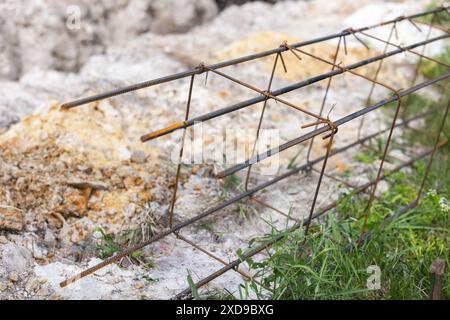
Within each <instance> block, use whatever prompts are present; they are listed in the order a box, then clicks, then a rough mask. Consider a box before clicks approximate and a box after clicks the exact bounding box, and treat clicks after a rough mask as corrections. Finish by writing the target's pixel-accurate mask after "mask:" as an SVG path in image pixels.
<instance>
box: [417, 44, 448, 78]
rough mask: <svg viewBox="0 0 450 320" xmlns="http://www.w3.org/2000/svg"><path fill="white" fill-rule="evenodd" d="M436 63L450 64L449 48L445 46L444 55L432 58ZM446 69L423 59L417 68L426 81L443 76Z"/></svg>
mask: <svg viewBox="0 0 450 320" xmlns="http://www.w3.org/2000/svg"><path fill="white" fill-rule="evenodd" d="M434 58H435V59H436V60H437V61H440V62H442V63H445V64H447V65H448V64H450V46H447V47H446V48H445V50H444V53H442V54H440V55H438V56H437V57H434ZM447 71H448V68H447V67H446V66H445V65H442V64H438V63H436V62H434V61H431V60H426V59H423V60H422V63H421V64H420V67H419V73H420V74H421V75H423V76H424V77H426V78H428V79H433V78H436V77H439V76H441V75H443V74H445V73H446V72H447Z"/></svg>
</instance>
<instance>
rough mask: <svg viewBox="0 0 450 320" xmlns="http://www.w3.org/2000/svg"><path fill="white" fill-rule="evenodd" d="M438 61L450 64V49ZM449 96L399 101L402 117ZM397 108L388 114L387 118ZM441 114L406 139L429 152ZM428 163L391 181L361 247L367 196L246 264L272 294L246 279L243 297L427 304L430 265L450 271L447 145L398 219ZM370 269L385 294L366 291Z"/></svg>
mask: <svg viewBox="0 0 450 320" xmlns="http://www.w3.org/2000/svg"><path fill="white" fill-rule="evenodd" d="M439 58H440V59H442V60H443V61H444V60H445V61H450V50H448V49H447V50H446V52H445V54H444V55H442V56H441V57H439ZM420 72H421V74H422V75H423V76H425V77H435V76H437V75H440V74H442V73H444V72H446V70H442V69H441V67H440V66H439V65H436V64H433V65H427V64H426V63H424V64H423V65H422V67H421V69H420ZM447 92H448V90H447ZM448 98H449V94H448V93H446V92H444V97H443V99H442V100H441V101H432V100H430V99H429V98H427V97H425V96H422V95H420V94H412V95H409V96H407V97H405V98H403V99H402V110H404V112H403V114H402V116H403V117H406V118H409V117H412V116H414V115H416V114H418V113H423V112H425V111H427V110H432V109H434V108H436V107H437V106H440V107H445V105H446V102H447V100H448ZM395 105H396V104H394V103H393V104H391V106H388V107H387V108H385V109H386V113H387V115H389V116H390V117H388V118H390V119H391V118H392V111H393V109H394V108H395ZM442 109H443V108H441V109H440V110H439V111H434V112H433V114H432V115H431V116H429V117H427V119H426V121H425V123H424V128H427V130H426V131H425V133H424V134H420V135H418V134H417V133H415V132H414V131H405V133H404V139H405V141H407V142H410V143H414V144H422V145H423V146H427V147H428V148H430V147H432V145H433V144H434V141H435V139H436V133H437V129H438V128H439V126H440V123H441V121H442V116H443V113H442ZM443 138H446V139H447V140H450V121H449V120H447V123H446V125H445V127H444V132H443V134H442V136H441V140H442V139H443ZM378 144H379V143H378ZM376 148H377V149H379V148H380V146H378V145H377V146H376ZM355 159H356V160H358V161H360V162H363V163H371V162H373V161H374V160H375V159H376V153H373V152H371V151H365V152H364V153H363V154H361V155H359V156H357V157H355ZM426 160H427V158H425V160H423V161H418V162H416V163H415V164H414V165H413V167H412V168H411V170H410V171H399V172H396V173H393V174H391V175H389V176H388V177H387V179H386V181H387V182H388V184H389V186H390V187H389V191H388V192H386V193H384V194H382V195H381V196H379V197H378V198H377V199H376V200H375V201H374V203H373V206H372V210H371V215H370V216H369V219H368V223H367V229H366V230H368V231H370V237H367V238H366V241H365V242H364V243H363V244H362V245H356V240H357V239H358V236H359V233H360V231H361V227H362V223H363V218H364V212H365V208H366V205H367V195H352V194H347V195H343V196H342V197H341V201H340V204H339V205H338V207H337V208H336V209H335V210H333V211H332V212H330V213H329V214H328V216H327V217H326V218H325V219H324V222H321V223H320V224H318V225H314V226H313V227H312V228H311V229H310V233H309V234H308V235H307V236H306V237H305V235H304V233H303V229H302V228H300V229H298V230H297V231H295V232H291V233H288V234H287V235H286V236H285V238H284V239H283V240H282V241H280V242H277V243H276V244H275V245H274V246H273V247H272V250H269V251H268V253H269V256H268V257H267V258H265V259H263V260H262V261H258V262H257V261H254V260H252V259H250V260H248V261H246V263H247V265H248V267H249V269H250V270H251V271H252V273H253V274H256V275H257V276H258V278H259V279H260V281H262V283H263V284H264V286H265V287H268V288H271V289H272V290H273V293H267V291H261V288H260V287H259V286H257V285H256V284H255V283H254V282H251V281H249V282H246V283H244V284H242V285H240V287H239V290H238V292H239V296H240V298H244V299H245V298H248V297H250V296H252V297H255V296H256V297H257V298H261V299H263V298H264V299H265V298H271V299H428V297H429V294H430V290H431V289H430V287H431V283H430V274H429V271H428V270H429V267H430V265H431V263H432V262H433V261H434V260H435V259H437V258H442V259H444V260H445V263H446V267H447V269H448V267H450V261H449V259H450V201H449V199H450V146H449V145H448V144H447V145H446V146H444V147H443V148H441V149H440V150H439V151H438V153H437V154H436V155H435V158H434V162H433V164H432V167H431V170H430V173H429V176H428V179H427V183H426V186H425V193H424V195H423V198H422V199H421V201H420V202H419V204H418V206H416V207H415V208H413V209H411V210H408V211H407V212H405V213H403V214H399V209H400V208H402V207H404V206H406V205H408V204H410V203H411V202H412V201H414V200H415V199H416V196H417V191H418V189H419V186H420V184H421V181H422V179H423V176H424V173H425V167H426ZM277 235H278V233H277V231H276V230H275V229H273V231H272V233H271V234H268V235H266V236H264V237H262V238H259V239H253V241H252V242H251V244H254V243H255V242H258V243H263V242H264V241H268V240H270V239H272V238H273V237H276V236H277ZM238 254H241V252H240V251H239V252H238ZM371 266H377V267H378V268H379V269H380V271H381V277H380V288H376V289H373V288H368V286H367V281H368V279H369V277H370V276H371V275H372V273H371V271H370V267H371ZM368 268H369V269H368ZM442 296H443V298H444V299H450V272H448V271H447V272H446V273H445V275H444V288H443V291H442Z"/></svg>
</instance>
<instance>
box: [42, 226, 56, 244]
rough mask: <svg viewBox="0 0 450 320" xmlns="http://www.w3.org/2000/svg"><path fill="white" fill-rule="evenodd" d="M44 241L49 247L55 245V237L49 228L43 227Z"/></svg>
mask: <svg viewBox="0 0 450 320" xmlns="http://www.w3.org/2000/svg"><path fill="white" fill-rule="evenodd" d="M44 243H45V244H46V245H47V246H48V247H51V248H52V247H54V246H55V243H56V237H55V235H54V234H53V231H52V230H50V229H49V228H47V229H45V236H44Z"/></svg>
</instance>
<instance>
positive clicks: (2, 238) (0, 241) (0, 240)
mask: <svg viewBox="0 0 450 320" xmlns="http://www.w3.org/2000/svg"><path fill="white" fill-rule="evenodd" d="M7 243H8V239H7V238H6V237H5V236H0V244H7Z"/></svg>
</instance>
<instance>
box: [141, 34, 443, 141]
mask: <svg viewBox="0 0 450 320" xmlns="http://www.w3.org/2000/svg"><path fill="white" fill-rule="evenodd" d="M449 37H450V35H449V34H445V35H441V36H438V37H434V38H432V39H428V40H425V41H421V42H418V43H415V44H412V45H409V46H406V47H403V48H402V49H396V50H393V51H389V52H387V53H385V54H381V55H377V56H375V57H372V58H369V59H365V60H361V61H359V62H356V63H354V64H351V65H348V66H346V67H345V70H343V69H336V70H333V71H330V72H327V73H324V74H321V75H318V76H315V77H311V78H308V79H306V80H303V81H301V82H298V83H294V84H291V85H289V86H286V87H283V88H280V89H277V90H274V91H271V92H269V94H270V95H272V96H275V97H276V96H279V95H282V94H286V93H288V92H292V91H294V90H297V89H300V88H303V87H306V86H308V85H311V84H313V83H317V82H319V81H322V80H325V79H328V78H330V77H334V76H336V75H339V74H342V73H344V72H346V71H348V70H353V69H357V68H360V67H363V66H365V65H368V64H371V63H374V62H376V61H380V60H382V59H386V58H388V57H391V56H394V55H397V54H399V53H402V52H405V51H407V50H411V49H414V48H417V47H420V46H423V45H425V44H428V43H431V42H435V41H440V40H444V39H447V38H449ZM265 99H267V97H266V96H265V95H260V96H258V97H255V98H252V99H248V100H245V101H242V102H239V103H236V104H233V105H231V106H227V107H224V108H221V109H218V110H215V111H212V112H209V113H206V114H204V115H201V116H198V117H195V118H192V119H190V120H188V121H180V122H177V123H173V124H171V125H169V126H168V127H166V128H163V129H160V130H156V131H154V132H151V133H149V134H146V135H144V136H142V137H141V140H142V141H143V142H145V141H149V140H152V139H155V138H158V137H161V136H164V135H167V134H169V133H172V132H174V131H176V130H180V129H184V128H187V127H190V126H193V125H195V124H196V123H198V122H204V121H208V120H211V119H214V118H217V117H220V116H222V115H225V114H228V113H231V112H235V111H237V110H240V109H243V108H246V107H249V106H252V105H255V104H257V103H260V102H263V101H264V100H265Z"/></svg>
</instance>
